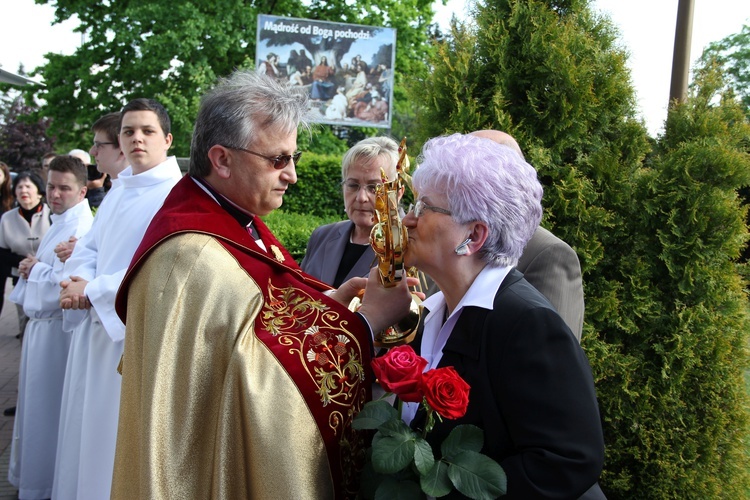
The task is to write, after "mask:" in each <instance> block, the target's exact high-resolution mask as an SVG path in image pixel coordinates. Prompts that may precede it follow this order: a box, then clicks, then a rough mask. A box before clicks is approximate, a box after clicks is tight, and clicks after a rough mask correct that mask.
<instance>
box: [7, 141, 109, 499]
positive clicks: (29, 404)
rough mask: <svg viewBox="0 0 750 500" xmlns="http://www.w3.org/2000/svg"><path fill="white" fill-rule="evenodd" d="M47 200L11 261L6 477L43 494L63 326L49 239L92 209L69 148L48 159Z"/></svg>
mask: <svg viewBox="0 0 750 500" xmlns="http://www.w3.org/2000/svg"><path fill="white" fill-rule="evenodd" d="M46 178H47V202H48V203H49V205H50V209H51V212H52V215H51V216H50V219H51V220H52V225H51V226H50V228H49V230H48V231H47V232H46V233H45V235H44V238H42V241H41V243H40V244H39V249H38V250H37V252H36V255H29V256H27V257H26V258H25V259H24V260H22V261H21V263H20V264H19V266H18V271H19V274H20V278H21V279H20V280H19V281H18V284H17V285H16V287H15V288H14V289H13V293H12V294H11V295H10V300H11V301H12V302H15V303H17V304H19V305H21V306H23V310H24V312H25V313H26V316H28V317H29V322H28V323H27V325H26V331H25V332H26V333H25V335H24V340H23V347H22V350H21V368H20V371H19V374H18V404H17V409H16V419H15V422H14V425H13V442H12V445H11V453H10V464H9V468H8V481H9V482H10V483H11V484H12V485H14V486H15V487H16V488H18V497H19V498H24V499H30V500H33V499H41V498H50V496H51V495H52V479H53V475H54V472H55V450H56V449H57V426H58V423H59V420H60V399H61V398H62V391H63V379H64V377H65V363H66V361H67V359H68V349H69V347H70V336H71V335H70V333H69V332H64V331H63V325H62V324H63V312H62V309H60V303H59V300H58V296H59V289H60V285H59V283H60V280H61V279H62V278H63V263H62V262H61V261H60V260H59V259H58V258H57V256H56V255H55V251H54V249H55V245H57V243H58V242H60V241H65V240H68V239H69V238H71V237H76V238H80V237H81V236H83V235H84V234H86V232H88V230H89V228H91V223H92V222H93V220H94V217H93V216H92V215H91V208H89V204H88V201H86V199H85V196H86V166H85V165H84V164H83V162H82V161H81V160H80V159H78V158H75V157H73V156H68V155H64V156H57V157H55V158H54V159H53V160H52V162H51V163H50V165H49V174H48V176H46Z"/></svg>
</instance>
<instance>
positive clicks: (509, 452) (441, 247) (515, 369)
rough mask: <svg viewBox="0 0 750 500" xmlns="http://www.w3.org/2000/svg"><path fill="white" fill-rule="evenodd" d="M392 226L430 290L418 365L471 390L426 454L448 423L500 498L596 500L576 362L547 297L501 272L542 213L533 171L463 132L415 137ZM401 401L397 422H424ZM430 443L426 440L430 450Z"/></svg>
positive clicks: (588, 417)
mask: <svg viewBox="0 0 750 500" xmlns="http://www.w3.org/2000/svg"><path fill="white" fill-rule="evenodd" d="M422 156H423V161H422V163H421V165H420V167H419V168H418V169H417V170H416V172H415V173H414V176H413V184H414V188H415V190H416V192H417V193H419V198H418V199H417V200H416V201H415V205H414V207H413V210H410V212H409V213H408V214H407V215H406V217H405V218H404V220H403V223H404V225H405V226H406V227H407V229H408V232H409V245H408V247H407V250H406V252H405V256H404V262H405V264H406V265H407V266H417V267H418V268H419V269H420V270H421V271H423V272H425V273H427V274H429V275H430V276H431V277H432V279H433V280H434V281H435V282H436V283H437V285H438V287H439V289H440V290H441V291H440V292H438V293H436V294H435V295H433V296H431V297H430V298H428V299H427V300H426V301H425V302H424V306H425V308H426V309H427V310H428V311H429V313H428V314H427V315H426V316H425V318H424V327H423V331H421V332H420V333H419V334H418V336H417V338H416V339H415V340H414V342H413V343H412V345H413V346H414V348H415V350H416V351H417V352H418V353H420V355H421V356H422V357H424V358H425V359H427V361H428V365H427V367H426V368H425V371H426V370H429V369H431V368H436V367H443V366H453V367H454V368H455V369H456V371H457V372H458V373H459V374H460V375H461V377H463V379H464V380H466V382H468V384H469V385H470V386H471V390H470V393H469V406H468V411H467V412H466V415H465V416H464V417H462V418H459V419H457V420H444V421H442V422H437V423H436V425H435V428H434V429H433V431H432V432H431V433H430V434H429V435H428V441H430V442H431V443H432V444H433V449H434V450H439V449H440V448H439V443H441V442H442V441H443V440H444V439H445V438H446V437H447V435H448V434H449V433H450V431H451V430H452V429H453V428H454V427H456V426H457V425H460V424H474V425H476V426H478V427H480V428H482V429H483V430H484V438H485V439H484V448H483V452H484V453H485V454H487V455H489V456H490V457H491V458H493V459H494V460H496V461H497V462H498V463H499V464H500V465H501V466H502V467H503V469H504V470H505V473H506V474H507V478H508V483H507V487H508V490H507V498H522V499H529V498H579V497H581V496H584V497H585V498H604V496H603V494H602V493H601V490H600V489H599V487H598V485H597V481H598V477H599V474H600V473H601V470H602V464H603V460H604V441H603V436H602V428H601V423H600V418H599V410H598V406H597V401H596V392H595V390H594V381H593V377H592V375H591V369H590V367H589V364H588V360H587V359H586V355H585V354H584V352H583V350H582V349H581V348H580V346H579V345H578V342H577V341H576V339H575V337H574V336H573V334H572V332H571V331H570V329H569V328H568V327H567V326H566V324H565V322H564V321H563V320H562V318H561V317H560V315H559V314H558V313H557V312H556V311H555V309H554V308H553V307H552V306H551V305H550V303H549V302H548V301H547V299H545V298H544V296H543V295H542V294H541V293H539V292H538V291H537V290H536V289H535V288H534V287H532V286H531V285H530V284H529V283H528V282H527V281H526V280H525V279H524V278H523V275H522V274H521V273H519V272H518V271H516V270H515V269H513V267H514V266H515V264H516V262H517V261H518V258H519V257H520V256H521V253H522V252H523V248H524V246H525V245H526V242H527V241H528V240H529V238H531V235H532V234H533V233H534V230H535V229H536V227H537V226H538V225H539V221H540V219H541V216H542V207H541V203H540V202H541V198H542V187H541V185H540V183H539V181H538V180H537V176H536V171H535V170H534V168H533V167H531V165H529V164H528V163H526V162H525V161H524V160H523V159H522V158H521V157H520V156H519V155H518V154H517V153H516V152H515V151H513V150H512V149H510V148H508V147H506V146H502V145H499V144H497V143H494V142H491V141H487V140H482V139H480V138H478V137H474V136H470V135H460V134H455V135H452V136H448V137H439V138H436V139H432V140H430V141H429V142H427V143H426V144H425V146H424V150H423V154H422ZM416 410H417V405H416V403H406V404H405V407H404V413H403V415H404V419H405V420H406V421H407V422H410V423H411V425H412V427H415V428H421V427H422V426H423V425H424V420H425V415H424V412H423V410H420V411H419V412H417V411H416ZM436 444H437V445H436Z"/></svg>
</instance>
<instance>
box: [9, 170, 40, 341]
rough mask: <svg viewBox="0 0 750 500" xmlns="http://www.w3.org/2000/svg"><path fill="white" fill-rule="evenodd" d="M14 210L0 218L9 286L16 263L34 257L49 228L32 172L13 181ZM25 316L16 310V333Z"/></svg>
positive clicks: (38, 186) (23, 322) (15, 280)
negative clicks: (15, 206)
mask: <svg viewBox="0 0 750 500" xmlns="http://www.w3.org/2000/svg"><path fill="white" fill-rule="evenodd" d="M13 193H14V195H15V197H16V202H17V203H18V208H15V209H13V210H9V211H7V212H5V213H4V214H3V216H2V218H0V266H2V267H5V268H10V275H11V276H12V277H13V284H14V285H15V284H16V283H17V282H18V264H19V263H20V262H21V261H22V260H23V259H25V258H26V256H28V255H29V254H32V255H34V254H36V251H37V248H39V243H41V241H42V237H43V236H44V233H46V232H47V229H49V226H50V219H49V215H50V212H49V207H48V206H47V205H46V204H45V203H44V194H45V191H44V181H42V178H41V177H39V175H38V174H35V173H34V172H28V171H27V172H21V173H20V174H18V175H17V176H16V178H15V179H14V180H13ZM26 319H27V318H26V315H25V314H24V313H23V309H22V308H21V307H20V306H19V308H18V323H19V328H20V334H21V335H23V330H24V328H25V327H26Z"/></svg>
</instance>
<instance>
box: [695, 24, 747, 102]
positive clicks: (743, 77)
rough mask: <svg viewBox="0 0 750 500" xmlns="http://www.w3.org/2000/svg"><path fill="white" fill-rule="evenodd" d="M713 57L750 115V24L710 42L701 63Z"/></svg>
mask: <svg viewBox="0 0 750 500" xmlns="http://www.w3.org/2000/svg"><path fill="white" fill-rule="evenodd" d="M712 59H716V60H717V61H718V62H719V64H720V65H721V66H722V68H723V70H724V72H725V74H726V76H727V80H728V81H727V83H728V84H729V86H730V87H732V88H733V89H734V90H735V92H737V95H738V96H739V98H740V99H741V100H742V103H743V104H744V107H745V114H746V115H747V116H748V117H750V24H746V25H744V26H743V27H742V30H741V31H740V32H739V33H735V34H733V35H729V36H728V37H726V38H724V39H723V40H720V41H718V42H713V43H711V44H709V45H708V47H706V49H705V50H704V51H703V55H702V56H701V59H700V63H701V64H702V65H703V66H705V65H707V64H710V61H711V60H712Z"/></svg>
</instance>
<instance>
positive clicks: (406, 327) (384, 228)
mask: <svg viewBox="0 0 750 500" xmlns="http://www.w3.org/2000/svg"><path fill="white" fill-rule="evenodd" d="M398 149H399V159H398V163H397V164H396V178H395V179H394V180H392V181H389V180H388V178H387V177H386V175H385V172H384V171H383V169H381V170H380V176H381V179H382V181H383V182H382V184H380V185H378V187H377V190H376V192H375V216H376V219H377V220H376V222H375V226H373V228H372V232H371V233H370V245H371V246H372V248H373V250H374V251H375V254H376V255H377V257H378V271H379V274H380V281H381V282H382V283H383V285H384V286H386V287H392V286H396V285H397V284H398V283H399V282H400V281H401V279H402V276H403V269H404V252H405V251H406V246H407V244H408V241H409V239H408V235H407V232H406V227H405V226H404V225H403V223H402V217H401V214H400V213H399V205H398V199H399V193H400V192H403V189H404V188H405V187H408V188H409V190H410V191H412V193H414V190H413V188H412V185H411V176H410V175H409V157H408V156H407V155H406V138H404V139H402V140H401V144H400V146H399V148H398ZM414 197H415V198H416V193H414ZM407 275H408V276H412V277H420V276H419V275H420V273H419V272H418V271H417V269H416V268H411V269H407ZM422 282H423V280H422V279H420V283H422ZM418 288H421V287H418ZM421 318H422V300H421V299H420V298H419V297H418V296H417V295H415V294H414V293H412V303H411V309H410V312H409V314H408V315H407V317H406V318H404V319H403V320H401V321H400V322H399V323H397V324H396V325H393V326H391V327H388V328H387V329H385V330H384V331H382V332H378V333H376V334H375V346H376V347H394V346H397V345H401V344H406V343H409V342H411V341H412V340H413V339H414V336H415V335H416V333H417V328H418V327H419V323H420V321H421Z"/></svg>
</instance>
